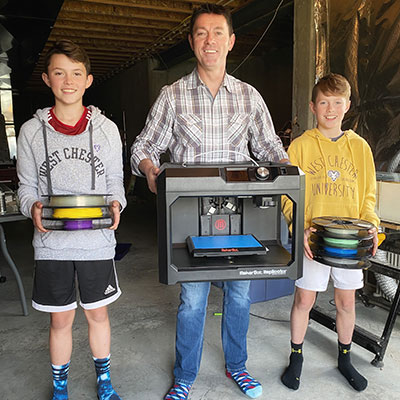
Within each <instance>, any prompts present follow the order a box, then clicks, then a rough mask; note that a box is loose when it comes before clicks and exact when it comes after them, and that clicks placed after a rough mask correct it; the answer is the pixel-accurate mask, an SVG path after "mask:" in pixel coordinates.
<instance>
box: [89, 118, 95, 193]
mask: <svg viewBox="0 0 400 400" xmlns="http://www.w3.org/2000/svg"><path fill="white" fill-rule="evenodd" d="M89 146H90V151H91V152H92V158H91V160H90V164H91V167H92V190H95V188H96V170H95V168H94V147H93V123H92V120H90V121H89Z"/></svg>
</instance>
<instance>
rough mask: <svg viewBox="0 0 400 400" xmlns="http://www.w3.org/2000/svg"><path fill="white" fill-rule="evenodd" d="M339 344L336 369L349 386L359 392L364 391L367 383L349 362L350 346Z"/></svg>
mask: <svg viewBox="0 0 400 400" xmlns="http://www.w3.org/2000/svg"><path fill="white" fill-rule="evenodd" d="M338 344H339V357H338V368H339V371H340V372H341V374H342V375H343V376H344V377H345V378H346V379H347V380H348V382H349V383H350V385H351V386H352V387H353V388H354V389H355V390H357V391H358V392H361V391H362V390H364V389H365V388H366V387H367V385H368V381H367V380H366V379H365V378H364V377H363V376H362V375H361V374H360V373H359V372H358V371H357V370H356V369H355V368H354V367H353V365H352V364H351V360H350V347H351V343H350V344H342V343H340V342H338Z"/></svg>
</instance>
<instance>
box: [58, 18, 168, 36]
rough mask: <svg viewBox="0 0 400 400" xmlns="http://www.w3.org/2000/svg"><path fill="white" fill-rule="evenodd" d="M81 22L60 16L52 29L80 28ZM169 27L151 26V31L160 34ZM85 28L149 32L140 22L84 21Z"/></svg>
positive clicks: (92, 30) (104, 30)
mask: <svg viewBox="0 0 400 400" xmlns="http://www.w3.org/2000/svg"><path fill="white" fill-rule="evenodd" d="M82 26H83V24H82V22H80V21H66V20H63V19H62V18H59V19H57V21H56V23H55V24H54V28H53V29H82ZM169 28H170V27H166V28H164V29H163V28H161V27H160V29H156V28H152V29H151V33H152V34H153V35H155V36H160V35H162V34H163V33H164V32H165V31H166V30H168V29H169ZM85 29H86V30H88V31H91V32H108V33H110V32H112V33H115V34H129V35H136V36H142V35H144V36H146V35H148V34H149V27H148V26H147V25H146V24H142V26H132V25H121V24H118V25H113V24H107V25H106V24H100V23H96V22H86V23H85Z"/></svg>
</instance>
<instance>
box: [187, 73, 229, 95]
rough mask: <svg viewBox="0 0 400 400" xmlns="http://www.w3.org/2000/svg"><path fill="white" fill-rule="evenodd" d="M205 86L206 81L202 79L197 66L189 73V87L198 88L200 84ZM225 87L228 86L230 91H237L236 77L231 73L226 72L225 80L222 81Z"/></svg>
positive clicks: (227, 88)
mask: <svg viewBox="0 0 400 400" xmlns="http://www.w3.org/2000/svg"><path fill="white" fill-rule="evenodd" d="M203 85H204V86H205V83H204V82H203V81H202V80H201V79H200V76H199V74H198V72H197V68H195V69H194V70H193V71H192V73H191V74H189V77H188V84H187V88H188V89H189V90H190V89H197V88H198V87H199V86H203ZM221 86H223V87H225V88H226V90H227V91H228V92H230V93H236V87H235V84H234V78H233V77H232V76H230V75H228V74H227V73H226V72H225V76H224V80H223V81H222V85H221Z"/></svg>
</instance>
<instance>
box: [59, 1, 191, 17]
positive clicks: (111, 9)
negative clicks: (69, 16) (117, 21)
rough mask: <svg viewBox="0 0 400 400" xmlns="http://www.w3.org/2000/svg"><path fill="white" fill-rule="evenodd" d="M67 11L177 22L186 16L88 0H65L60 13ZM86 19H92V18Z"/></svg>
mask: <svg viewBox="0 0 400 400" xmlns="http://www.w3.org/2000/svg"><path fill="white" fill-rule="evenodd" d="M65 11H68V12H77V13H80V14H83V15H89V16H90V17H92V16H94V15H106V16H115V17H123V18H140V19H153V20H157V21H173V22H175V23H179V22H180V21H182V19H184V18H185V15H182V13H173V12H163V11H156V10H143V9H137V8H135V9H133V8H130V7H120V6H112V5H103V4H93V3H87V2H86V1H78V0H68V1H65V2H64V4H63V6H62V8H61V10H60V14H61V15H63V13H64V12H65ZM190 14H191V12H188V13H187V15H190ZM187 15H186V16H187ZM86 19H88V20H89V21H90V18H86Z"/></svg>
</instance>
